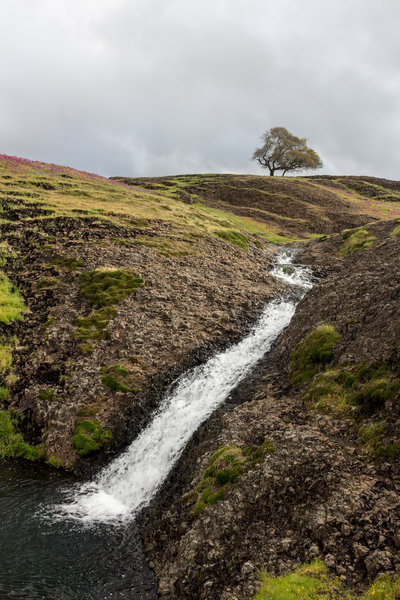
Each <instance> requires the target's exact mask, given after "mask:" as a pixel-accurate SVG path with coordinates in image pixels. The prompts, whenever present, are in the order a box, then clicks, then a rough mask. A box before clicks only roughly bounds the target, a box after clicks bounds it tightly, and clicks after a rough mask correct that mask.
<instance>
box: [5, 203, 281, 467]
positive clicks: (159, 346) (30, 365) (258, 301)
mask: <svg viewBox="0 0 400 600" xmlns="http://www.w3.org/2000/svg"><path fill="white" fill-rule="evenodd" d="M6 209H7V205H5V206H4V213H3V216H4V217H7V216H8V214H7V210H6ZM10 210H11V208H10ZM19 210H20V212H21V211H22V212H21V215H20V220H19V222H15V223H13V224H3V225H2V229H3V238H4V239H6V240H7V242H6V244H7V247H6V249H4V252H3V261H4V263H5V267H4V269H5V271H6V272H7V273H8V275H9V278H10V280H11V281H12V282H13V283H14V284H15V285H17V286H18V287H19V288H20V289H21V290H22V291H23V295H24V298H25V302H26V304H27V307H28V309H29V312H28V313H26V314H25V317H24V319H23V321H17V322H15V323H13V324H8V325H7V326H5V325H3V329H4V333H5V334H6V335H7V339H11V338H12V335H14V336H15V337H14V338H12V339H13V340H15V342H12V346H13V348H12V351H13V365H12V367H11V366H10V367H9V368H6V369H4V370H3V372H2V377H3V380H4V381H5V382H8V383H7V385H8V388H9V389H10V391H11V403H8V406H9V408H10V409H11V410H12V411H14V412H15V413H17V414H19V415H20V417H21V421H20V427H21V430H22V431H23V433H24V437H25V439H26V440H27V441H29V443H30V444H32V445H34V446H35V447H38V446H41V447H42V448H45V453H46V456H47V459H50V461H51V464H54V465H60V464H61V465H62V466H63V467H64V468H67V469H73V470H76V471H88V470H90V469H92V468H95V467H96V466H98V464H99V463H101V462H103V461H104V460H105V459H106V458H107V457H109V456H110V455H112V453H114V452H116V451H118V450H119V449H120V448H121V447H122V446H123V445H124V444H125V443H126V442H127V441H130V440H131V439H132V437H134V435H135V433H138V432H139V431H140V430H141V428H142V427H143V425H144V423H145V422H146V421H147V419H148V418H149V415H150V414H151V412H152V410H153V409H154V408H155V406H156V405H157V403H158V402H159V401H160V399H161V398H162V392H163V391H164V390H165V388H166V387H167V386H168V385H169V384H170V383H171V381H172V380H173V379H174V378H175V377H176V376H177V375H179V374H180V373H181V372H182V371H184V370H186V368H188V367H189V366H192V365H193V364H196V363H197V362H199V361H201V360H204V358H205V357H206V356H207V355H208V354H209V353H211V352H214V351H215V350H216V349H217V348H218V347H221V346H223V345H224V344H227V343H228V342H229V341H231V340H234V339H237V338H238V337H241V336H242V335H243V333H244V332H245V331H246V330H247V328H248V327H249V325H250V323H251V322H252V321H253V320H254V319H255V318H256V317H257V315H258V314H259V312H260V310H261V309H262V307H263V305H264V303H265V301H266V300H268V299H269V298H272V297H275V296H276V295H277V294H278V293H279V289H280V285H279V284H278V283H277V282H276V281H275V280H274V279H273V278H272V277H271V276H270V275H269V274H268V270H267V267H268V264H269V262H270V260H271V257H272V256H273V250H271V249H269V248H268V247H267V246H266V245H265V246H264V245H263V244H261V243H259V244H258V245H255V244H249V248H248V251H247V252H244V251H243V250H242V249H240V248H238V247H236V246H235V245H231V244H229V243H227V242H224V241H222V240H218V239H216V238H211V237H206V236H204V237H202V236H194V237H191V236H190V235H187V234H183V233H182V232H181V231H180V230H179V228H177V227H176V226H174V225H173V224H172V223H171V224H167V223H161V222H152V223H151V224H147V225H146V236H145V238H144V236H143V228H142V229H140V228H139V229H137V228H135V227H130V228H125V229H124V228H122V227H115V226H113V225H112V224H109V223H106V222H96V221H95V220H94V219H80V218H74V219H67V218H54V219H50V218H49V219H47V220H46V221H42V220H41V217H42V215H41V209H39V208H35V206H32V205H29V207H28V206H27V208H26V211H27V213H26V214H24V213H23V205H22V202H21V203H20V207H19ZM28 219H29V221H28ZM160 240H161V241H160ZM10 344H11V342H10Z"/></svg>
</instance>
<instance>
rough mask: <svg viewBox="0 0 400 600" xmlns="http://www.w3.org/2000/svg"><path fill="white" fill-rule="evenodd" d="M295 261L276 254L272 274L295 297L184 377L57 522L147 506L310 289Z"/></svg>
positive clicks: (106, 517)
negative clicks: (189, 444)
mask: <svg viewBox="0 0 400 600" xmlns="http://www.w3.org/2000/svg"><path fill="white" fill-rule="evenodd" d="M295 255H296V251H295V250H293V249H285V250H282V251H280V252H279V254H278V258H277V260H276V263H275V265H274V267H273V269H272V271H271V273H272V274H273V275H274V276H276V277H278V278H279V279H281V280H283V281H285V282H287V283H289V284H290V285H291V286H292V288H291V290H293V294H291V296H290V297H282V298H280V299H277V300H274V301H272V302H270V303H269V304H268V305H267V306H266V307H265V309H264V311H263V313H262V315H261V317H260V318H259V320H258V322H257V324H256V325H255V326H254V328H253V329H252V331H251V332H250V333H249V334H248V335H247V336H246V337H245V338H244V339H243V340H242V341H240V342H239V343H237V344H234V345H232V346H231V347H230V348H228V349H227V350H225V351H223V352H220V353H218V354H216V355H214V356H213V357H211V358H210V359H209V360H208V361H207V362H206V363H204V364H203V365H200V366H198V367H195V368H194V369H191V370H189V371H188V372H187V373H185V374H184V375H182V376H181V377H180V378H179V380H178V382H177V383H176V385H175V386H174V389H173V391H172V392H171V393H170V394H168V395H167V396H166V397H165V399H164V400H163V402H162V403H161V405H160V407H159V409H158V410H157V411H156V412H155V413H154V415H153V418H152V420H151V422H150V423H149V425H148V426H147V427H146V428H145V429H143V431H142V432H141V433H140V435H139V436H138V437H137V438H136V439H135V440H134V441H133V442H132V443H131V445H130V446H129V447H128V448H127V449H126V450H125V452H123V453H122V454H121V455H120V456H119V457H118V458H116V459H115V460H114V461H113V462H112V463H111V464H110V465H109V466H107V467H106V468H105V469H104V470H103V471H102V472H100V473H99V475H98V476H97V478H96V479H95V481H93V482H90V483H85V484H83V485H82V486H80V488H79V489H77V490H74V492H73V497H72V498H71V499H70V501H69V502H67V503H65V504H62V505H58V506H57V507H55V508H56V510H57V513H58V515H59V516H60V517H62V518H65V517H69V518H73V519H77V520H80V521H83V522H89V523H90V522H111V523H112V522H115V523H118V522H121V521H126V520H129V519H132V518H134V517H135V515H136V514H137V513H138V511H140V509H141V508H143V507H144V506H146V505H147V504H149V502H150V501H151V499H152V498H153V496H154V495H155V493H156V492H157V490H158V488H159V487H160V486H161V484H162V483H163V482H164V481H165V479H166V478H167V476H168V473H169V472H170V470H171V468H172V467H173V465H174V464H175V463H176V461H177V460H178V458H179V456H180V455H181V453H182V451H183V449H184V448H185V445H186V444H187V442H188V441H189V439H190V438H191V436H192V435H193V433H194V431H196V429H197V428H198V427H199V426H200V425H201V423H203V422H204V421H205V420H206V419H207V418H208V417H209V416H210V414H211V413H212V412H213V411H214V410H215V409H216V408H217V407H218V406H220V405H221V404H222V403H223V402H224V400H225V399H226V398H227V396H228V395H229V393H230V392H231V391H232V390H233V389H234V388H235V387H236V386H237V385H238V383H239V382H240V381H241V380H242V379H244V377H246V375H247V374H248V373H249V372H250V371H251V369H252V368H253V367H254V366H255V364H256V363H257V362H258V361H259V360H260V359H261V358H262V357H263V355H264V354H265V353H266V352H268V350H269V349H270V347H271V344H272V342H273V341H274V340H275V339H276V338H277V336H278V335H279V334H280V333H281V332H282V330H283V329H284V328H285V327H286V326H287V325H288V324H289V322H290V320H291V318H292V316H293V313H294V311H295V308H296V304H297V302H298V301H299V299H300V298H301V297H302V296H303V295H304V293H305V292H306V290H307V289H309V288H310V287H311V286H312V281H311V280H312V276H311V271H310V269H309V268H307V267H304V266H303V265H296V264H295V263H294V258H295Z"/></svg>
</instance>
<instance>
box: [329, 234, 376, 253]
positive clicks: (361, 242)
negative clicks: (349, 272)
mask: <svg viewBox="0 0 400 600" xmlns="http://www.w3.org/2000/svg"><path fill="white" fill-rule="evenodd" d="M342 238H343V243H342V245H341V246H340V248H339V251H338V254H339V255H340V256H344V255H345V254H350V253H351V252H357V251H358V250H365V249H367V248H371V247H372V246H373V245H374V244H375V242H376V238H375V236H373V235H371V234H370V233H369V232H368V231H367V230H366V229H358V230H357V231H352V230H347V231H344V232H342Z"/></svg>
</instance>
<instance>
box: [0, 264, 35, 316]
mask: <svg viewBox="0 0 400 600" xmlns="http://www.w3.org/2000/svg"><path fill="white" fill-rule="evenodd" d="M27 310H28V309H27V307H26V306H25V303H24V300H23V298H22V296H21V294H20V292H19V290H18V289H17V288H16V287H15V286H14V285H13V284H12V283H11V282H10V281H9V279H8V278H7V276H6V275H5V273H2V272H0V322H1V323H9V322H10V321H18V320H20V319H22V318H23V315H24V313H25V312H26V311H27Z"/></svg>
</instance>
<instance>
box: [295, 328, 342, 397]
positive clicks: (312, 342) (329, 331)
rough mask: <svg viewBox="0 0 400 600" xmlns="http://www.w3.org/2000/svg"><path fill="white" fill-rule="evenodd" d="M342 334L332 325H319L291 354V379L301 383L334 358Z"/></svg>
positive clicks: (298, 383) (296, 383)
mask: <svg viewBox="0 0 400 600" xmlns="http://www.w3.org/2000/svg"><path fill="white" fill-rule="evenodd" d="M340 337H341V336H340V335H339V333H338V332H337V331H336V329H335V328H334V327H333V326H332V325H319V326H318V327H316V328H315V329H314V330H313V331H311V332H310V333H309V334H308V335H307V336H306V337H305V338H304V340H303V341H301V342H300V343H299V344H297V346H296V347H295V349H294V350H293V352H292V354H291V356H290V359H291V360H290V369H289V381H290V382H291V383H292V384H294V385H300V384H302V383H304V382H305V381H308V380H309V379H311V378H312V377H313V376H314V375H315V374H316V373H317V372H318V370H319V369H320V368H321V366H324V365H326V364H327V363H329V362H330V361H331V360H332V357H333V347H334V345H335V344H337V343H338V342H339V340H340Z"/></svg>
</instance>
